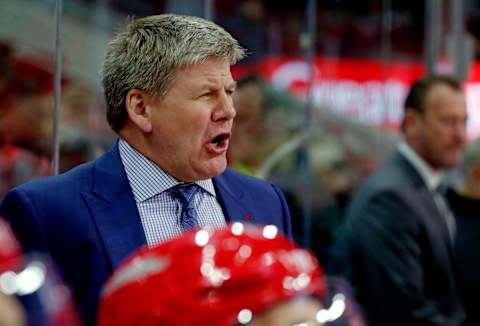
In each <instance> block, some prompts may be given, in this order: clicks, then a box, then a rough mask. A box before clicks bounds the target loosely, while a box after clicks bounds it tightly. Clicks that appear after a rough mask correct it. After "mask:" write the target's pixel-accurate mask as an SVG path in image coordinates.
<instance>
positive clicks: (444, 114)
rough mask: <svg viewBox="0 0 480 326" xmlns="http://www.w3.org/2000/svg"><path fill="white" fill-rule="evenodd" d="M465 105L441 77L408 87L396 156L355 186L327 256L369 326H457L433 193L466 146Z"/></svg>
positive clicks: (439, 206)
mask: <svg viewBox="0 0 480 326" xmlns="http://www.w3.org/2000/svg"><path fill="white" fill-rule="evenodd" d="M466 121H467V111H466V100H465V96H464V93H463V90H462V88H461V85H460V83H459V82H458V81H457V80H455V79H454V78H452V77H449V76H427V77H424V78H422V79H420V80H418V81H416V82H415V83H414V84H413V85H412V87H411V89H410V92H409V94H408V96H407V98H406V102H405V115H404V119H403V124H402V131H403V134H404V139H405V141H404V142H402V143H400V144H399V146H398V149H397V152H396V153H395V154H394V156H393V157H392V158H391V159H390V160H389V161H387V162H386V163H385V164H384V165H383V166H382V167H381V168H379V169H378V171H376V172H375V173H374V174H373V175H372V176H371V177H369V178H368V179H367V180H366V182H365V183H364V184H363V185H362V186H361V187H360V189H359V190H358V192H357V194H356V195H355V196H354V198H353V200H352V202H351V204H350V206H349V208H348V210H347V214H346V215H347V216H346V221H345V225H344V226H343V229H342V230H341V231H340V234H339V239H338V242H337V243H336V248H335V252H334V254H336V255H339V261H340V263H341V264H340V268H341V269H342V272H343V273H345V274H346V276H347V277H348V279H349V280H350V281H351V282H352V285H353V287H354V288H355V289H356V293H357V298H358V300H359V301H360V303H361V305H362V306H363V308H364V310H365V313H366V316H367V319H369V321H370V323H371V325H374V326H375V325H382V326H385V325H409V326H412V325H422V326H426V325H438V326H440V325H443V326H455V325H460V324H461V323H462V321H463V319H464V309H463V306H462V304H461V302H460V299H459V294H458V290H457V284H456V282H455V273H454V261H453V246H452V243H453V241H454V238H455V230H456V225H455V220H454V218H453V215H452V213H451V211H450V210H449V209H448V206H447V204H446V200H445V198H444V197H443V195H442V193H441V188H442V178H443V170H444V169H446V168H451V167H454V166H455V165H457V164H458V163H459V161H460V160H461V158H462V155H463V149H464V145H465V141H466V136H465V127H466Z"/></svg>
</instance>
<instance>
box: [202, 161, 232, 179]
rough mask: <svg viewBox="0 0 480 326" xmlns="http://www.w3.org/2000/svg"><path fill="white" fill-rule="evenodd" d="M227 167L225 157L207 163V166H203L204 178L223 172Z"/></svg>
mask: <svg viewBox="0 0 480 326" xmlns="http://www.w3.org/2000/svg"><path fill="white" fill-rule="evenodd" d="M226 168H227V159H226V158H225V157H224V158H222V159H221V160H219V159H215V160H212V161H210V162H208V163H207V165H206V166H204V167H203V169H202V170H203V171H202V172H203V173H202V175H203V176H204V179H208V178H213V177H216V176H217V175H219V174H222V173H223V171H225V169H226Z"/></svg>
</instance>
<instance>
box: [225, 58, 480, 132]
mask: <svg viewBox="0 0 480 326" xmlns="http://www.w3.org/2000/svg"><path fill="white" fill-rule="evenodd" d="M443 70H445V71H448V67H446V66H445V67H443ZM252 71H255V72H256V73H258V74H259V75H260V76H262V77H263V78H264V79H265V80H267V81H268V82H270V83H271V84H272V85H273V87H275V88H277V89H279V90H285V91H290V92H292V93H293V94H295V95H297V96H299V97H300V98H305V95H306V92H307V89H308V83H309V81H310V80H312V81H313V82H312V88H311V95H312V100H313V102H314V103H315V107H316V108H317V109H320V110H330V111H332V112H335V113H337V114H341V115H342V116H346V117H349V118H351V119H353V120H355V121H359V122H361V123H365V124H368V125H372V126H379V127H384V128H388V129H396V128H398V126H399V124H400V121H401V119H402V116H403V101H404V99H405V96H406V93H407V91H408V87H409V85H410V84H411V83H412V82H413V81H414V80H415V79H417V78H419V77H420V76H422V75H423V74H424V73H425V69H424V65H423V63H421V62H399V61H397V62H382V61H380V60H361V59H345V58H342V59H340V58H317V59H316V60H315V64H314V69H313V71H312V69H310V66H309V65H308V64H307V63H306V62H305V61H304V60H303V59H302V58H298V57H276V58H266V59H264V60H263V61H261V62H260V63H258V64H257V65H255V66H242V65H240V66H238V67H236V68H235V70H234V74H235V75H236V76H239V75H242V74H245V73H247V72H252ZM312 73H313V79H311V78H310V76H311V74H312ZM465 90H466V94H467V106H468V111H469V122H468V134H469V136H470V137H471V138H473V137H476V136H478V135H480V64H477V63H475V64H473V65H472V67H471V70H470V77H469V79H468V80H467V81H466V82H465Z"/></svg>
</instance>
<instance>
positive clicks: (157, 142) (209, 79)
mask: <svg viewBox="0 0 480 326" xmlns="http://www.w3.org/2000/svg"><path fill="white" fill-rule="evenodd" d="M234 89H235V82H234V80H233V79H232V75H231V73H230V64H229V62H228V61H227V60H224V59H219V58H214V57H211V58H208V59H207V60H205V61H204V62H202V63H199V64H196V65H193V66H188V67H185V68H182V69H180V70H179V71H178V73H177V74H176V77H175V79H174V81H173V82H172V84H171V85H170V88H169V89H168V92H167V94H166V95H165V96H163V97H161V98H160V99H156V100H152V101H151V103H150V104H149V105H151V123H152V132H151V134H150V136H149V147H150V148H151V156H152V157H150V158H151V159H152V160H153V161H154V162H156V163H157V164H158V165H159V166H160V167H161V168H162V169H164V170H165V171H166V172H168V173H169V174H170V175H172V176H174V177H175V178H177V179H178V180H182V181H196V180H203V179H208V178H211V177H213V176H216V175H218V174H220V173H222V172H223V171H224V170H225V168H226V164H227V161H226V152H227V148H228V142H229V138H230V134H231V128H232V122H233V118H234V117H235V109H234V108H233V102H232V93H233V91H234Z"/></svg>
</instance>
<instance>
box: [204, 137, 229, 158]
mask: <svg viewBox="0 0 480 326" xmlns="http://www.w3.org/2000/svg"><path fill="white" fill-rule="evenodd" d="M229 138H230V133H221V134H218V135H217V136H215V137H213V138H212V139H211V140H210V142H208V143H207V149H208V150H209V151H210V152H212V153H214V154H220V153H223V152H224V151H226V150H227V148H228V140H229Z"/></svg>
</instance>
